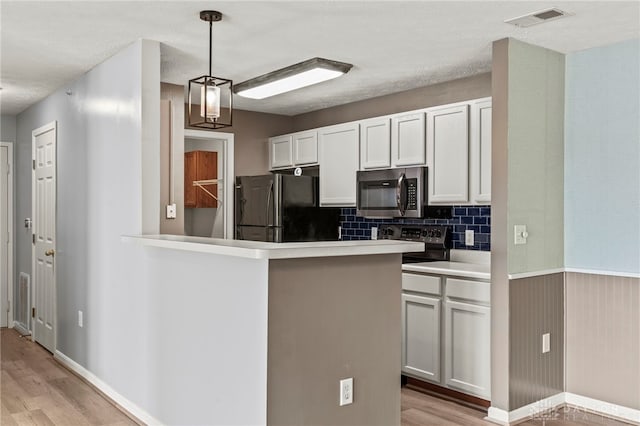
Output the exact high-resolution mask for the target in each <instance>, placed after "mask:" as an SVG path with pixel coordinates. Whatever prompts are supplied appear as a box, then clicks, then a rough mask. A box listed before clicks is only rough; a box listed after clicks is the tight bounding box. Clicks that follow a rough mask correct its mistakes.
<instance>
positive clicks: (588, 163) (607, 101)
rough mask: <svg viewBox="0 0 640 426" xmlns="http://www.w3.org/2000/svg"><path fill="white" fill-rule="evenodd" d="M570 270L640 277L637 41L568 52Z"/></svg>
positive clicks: (639, 65) (567, 234) (567, 239)
mask: <svg viewBox="0 0 640 426" xmlns="http://www.w3.org/2000/svg"><path fill="white" fill-rule="evenodd" d="M566 79H567V82H566V108H565V120H566V123H565V138H566V142H565V178H564V179H565V218H566V219H565V244H566V246H565V257H566V266H567V267H568V268H578V269H588V270H594V271H610V272H626V273H635V274H640V214H639V213H638V212H640V123H639V120H640V119H639V117H640V96H639V95H638V94H639V93H640V40H638V39H636V40H630V41H626V42H623V43H618V44H615V45H610V46H605V47H599V48H595V49H589V50H585V51H582V52H576V53H572V54H569V55H567V76H566Z"/></svg>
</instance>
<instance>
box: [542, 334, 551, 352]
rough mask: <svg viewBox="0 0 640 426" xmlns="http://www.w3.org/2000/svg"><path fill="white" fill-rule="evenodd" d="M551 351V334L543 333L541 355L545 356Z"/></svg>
mask: <svg viewBox="0 0 640 426" xmlns="http://www.w3.org/2000/svg"><path fill="white" fill-rule="evenodd" d="M550 350H551V334H550V333H545V334H543V335H542V353H543V354H546V353H547V352H549V351H550Z"/></svg>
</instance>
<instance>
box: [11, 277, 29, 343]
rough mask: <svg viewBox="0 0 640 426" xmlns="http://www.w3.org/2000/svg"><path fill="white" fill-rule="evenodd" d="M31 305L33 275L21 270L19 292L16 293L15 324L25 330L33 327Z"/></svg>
mask: <svg viewBox="0 0 640 426" xmlns="http://www.w3.org/2000/svg"><path fill="white" fill-rule="evenodd" d="M29 306H31V277H30V276H29V274H26V273H24V272H20V279H19V281H18V294H17V295H16V313H15V322H16V324H15V325H17V326H19V327H20V328H21V329H23V330H30V329H31V318H30V316H29V310H30V309H29Z"/></svg>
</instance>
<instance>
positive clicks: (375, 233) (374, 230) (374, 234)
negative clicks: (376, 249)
mask: <svg viewBox="0 0 640 426" xmlns="http://www.w3.org/2000/svg"><path fill="white" fill-rule="evenodd" d="M371 239H372V240H377V239H378V227H377V226H372V227H371Z"/></svg>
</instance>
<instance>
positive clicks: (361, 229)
mask: <svg viewBox="0 0 640 426" xmlns="http://www.w3.org/2000/svg"><path fill="white" fill-rule="evenodd" d="M391 224H393V225H404V224H412V225H450V226H451V231H453V232H452V234H451V237H452V238H451V240H452V243H453V248H454V249H461V250H465V249H467V250H482V251H490V250H491V206H453V207H452V210H451V219H399V218H394V219H367V218H364V217H360V216H356V209H354V208H343V209H342V211H341V212H340V226H341V227H342V239H343V240H369V239H371V227H372V226H376V227H378V228H379V227H380V225H391ZM467 230H472V231H473V232H474V240H475V244H474V245H473V246H466V245H465V244H464V233H465V231H467Z"/></svg>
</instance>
